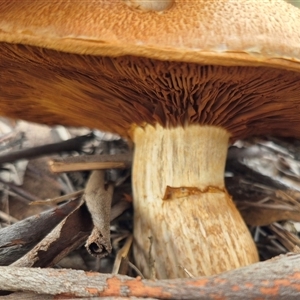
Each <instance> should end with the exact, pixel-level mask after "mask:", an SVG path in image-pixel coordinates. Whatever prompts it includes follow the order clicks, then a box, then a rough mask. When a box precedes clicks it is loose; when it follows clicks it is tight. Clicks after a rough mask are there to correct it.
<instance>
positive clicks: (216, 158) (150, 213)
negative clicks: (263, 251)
mask: <svg viewBox="0 0 300 300" xmlns="http://www.w3.org/2000/svg"><path fill="white" fill-rule="evenodd" d="M229 137H230V134H229V133H228V132H227V131H226V130H224V129H222V128H219V127H214V126H200V125H190V126H187V127H185V128H182V127H177V128H171V129H170V128H169V129H168V128H163V127H161V126H159V125H157V126H156V127H153V126H150V125H147V126H146V127H144V128H141V127H138V128H136V129H135V130H134V142H135V156H134V165H133V192H134V210H135V218H134V238H135V246H134V256H135V260H136V264H137V266H138V267H139V268H140V270H141V271H142V273H143V274H144V275H145V276H146V277H148V278H149V277H150V278H158V279H161V278H176V277H188V276H189V274H192V275H193V276H202V275H205V276H208V275H213V274H217V273H220V272H224V271H227V270H231V269H234V268H238V267H241V266H245V265H248V264H251V263H254V262H257V261H258V254H257V250H256V247H255V244H254V241H253V239H252V237H251V235H250V233H249V231H248V229H247V227H246V225H245V223H244V221H243V219H242V217H241V215H240V213H239V212H238V210H237V209H236V207H235V205H234V203H233V202H232V199H231V197H230V196H229V195H228V193H227V192H226V189H225V186H224V168H225V162H226V154H227V148H228V140H229Z"/></svg>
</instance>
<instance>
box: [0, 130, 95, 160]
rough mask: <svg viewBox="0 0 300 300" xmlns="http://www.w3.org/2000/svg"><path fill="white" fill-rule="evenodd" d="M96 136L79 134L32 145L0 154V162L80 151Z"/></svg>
mask: <svg viewBox="0 0 300 300" xmlns="http://www.w3.org/2000/svg"><path fill="white" fill-rule="evenodd" d="M93 138H94V135H93V134H88V135H84V136H78V137H75V138H73V139H69V140H67V141H63V142H59V143H53V144H48V145H43V146H37V147H32V148H29V149H23V150H19V151H15V152H11V153H8V154H5V155H2V156H0V164H2V163H8V162H14V161H16V160H20V159H29V158H37V157H40V156H44V155H50V154H54V153H58V152H66V151H80V150H81V149H82V147H83V145H84V144H85V143H86V142H89V141H90V140H92V139H93Z"/></svg>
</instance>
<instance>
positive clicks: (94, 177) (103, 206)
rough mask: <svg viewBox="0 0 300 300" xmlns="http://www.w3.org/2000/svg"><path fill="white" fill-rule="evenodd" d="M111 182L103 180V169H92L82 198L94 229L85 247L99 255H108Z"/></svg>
mask: <svg viewBox="0 0 300 300" xmlns="http://www.w3.org/2000/svg"><path fill="white" fill-rule="evenodd" d="M113 191H114V186H113V184H110V183H106V182H105V171H100V170H97V171H93V172H92V174H91V176H90V178H89V180H88V183H87V186H86V188H85V193H84V199H85V202H86V205H87V207H88V210H89V212H90V213H91V216H92V220H93V223H94V229H93V231H92V233H91V235H90V236H89V238H88V240H87V243H86V248H87V250H88V251H89V252H90V253H91V254H92V255H96V256H99V257H104V256H106V255H108V254H109V253H110V252H111V250H112V246H111V242H110V210H111V202H112V197H113Z"/></svg>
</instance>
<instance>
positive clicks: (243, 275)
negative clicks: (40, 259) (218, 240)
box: [0, 253, 300, 300]
mask: <svg viewBox="0 0 300 300" xmlns="http://www.w3.org/2000/svg"><path fill="white" fill-rule="evenodd" d="M62 283H63V284H62ZM0 287H1V289H2V290H7V291H27V292H36V293H42V294H51V295H68V297H69V298H72V297H73V298H74V297H102V296H103V297H112V296H116V297H120V296H123V297H128V296H131V297H153V298H157V299H174V300H177V299H190V300H193V299H197V300H201V299H244V300H248V299H249V300H250V299H298V298H299V295H300V254H293V253H288V254H287V255H280V256H278V257H276V258H273V259H271V260H268V261H264V262H259V263H256V264H253V265H250V266H248V267H243V268H239V269H235V270H232V271H228V272H224V273H221V274H217V275H214V276H208V277H198V278H186V279H168V280H157V281H153V280H141V278H139V277H138V278H131V277H128V276H124V275H111V274H100V273H96V272H84V271H79V270H69V269H59V270H57V269H32V268H15V267H0Z"/></svg>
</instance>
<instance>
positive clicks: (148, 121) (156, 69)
mask: <svg viewBox="0 0 300 300" xmlns="http://www.w3.org/2000/svg"><path fill="white" fill-rule="evenodd" d="M0 69H1V73H0V86H1V91H0V98H1V101H0V113H1V114H2V115H7V116H9V117H14V118H22V119H26V120H30V121H35V122H41V123H47V124H63V125H81V126H82V125H84V126H88V127H91V128H99V129H102V130H107V131H111V132H117V133H119V134H121V135H124V136H131V137H132V138H133V140H134V142H135V144H136V149H135V159H134V168H133V171H134V172H133V190H134V206H135V210H136V212H137V213H136V214H135V245H136V247H135V249H137V250H138V251H139V252H138V253H137V251H136V258H137V262H138V264H139V267H141V268H142V269H143V271H144V272H145V273H146V274H147V276H150V277H151V276H152V275H153V274H152V273H153V272H154V276H156V277H158V278H165V277H185V276H187V273H186V272H185V271H184V269H186V270H187V271H191V272H192V273H193V275H195V276H196V275H210V274H213V273H218V272H221V271H225V270H228V269H232V268H235V267H238V266H241V265H246V264H249V263H252V262H255V261H256V260H257V252H256V249H255V247H254V244H253V241H252V240H251V237H250V235H249V232H248V230H247V227H246V226H245V224H244V222H243V220H242V218H241V217H240V214H239V213H238V211H237V210H236V208H235V206H234V205H233V203H232V200H231V198H230V196H229V195H228V194H227V192H226V190H225V187H224V183H223V176H224V165H225V159H226V153H227V146H228V141H229V139H230V138H232V139H233V140H234V139H237V138H243V137H246V136H249V135H253V134H256V135H257V134H276V135H285V136H295V137H297V136H300V128H299V127H298V126H296V124H298V122H299V121H298V115H299V111H300V108H299V104H300V96H299V95H300V86H299V84H298V82H299V80H300V74H299V73H296V72H293V71H286V70H282V69H281V70H279V69H272V68H267V67H250V66H249V67H245V66H243V67H242V66H241V67H236V66H232V67H230V66H217V65H199V64H194V63H178V62H172V61H158V60H153V59H146V58H138V57H133V56H123V57H116V58H109V57H98V56H89V55H76V54H69V53H63V52H58V51H54V50H49V49H42V48H38V47H31V46H25V45H18V44H6V43H1V44H0ZM133 125H134V126H133ZM154 178H155V180H154ZM155 182H156V183H155ZM153 203H155V204H153ZM150 207H151V212H150V211H149V209H150ZM208 212H212V214H211V216H212V217H210V216H209V215H208ZM159 219H162V220H164V221H163V222H160V223H159ZM158 224H159V225H158ZM220 224H221V225H220ZM209 228H210V229H209ZM179 229H180V230H179ZM199 232H201V234H198V233H199ZM220 233H221V234H220ZM160 235H163V236H164V237H163V238H160ZM201 235H202V236H201ZM193 236H195V239H194V240H195V241H196V242H191V241H189V239H191V237H193ZM149 237H151V238H153V239H152V240H151V242H150V244H149V239H148V238H149ZM186 237H189V238H188V239H186ZM177 245H179V246H178V247H177ZM164 249H167V250H168V251H163V250H164ZM171 249H173V250H174V251H173V250H172V251H173V252H172V253H171V252H170V251H171ZM222 249H223V250H222ZM207 251H210V253H209V254H208V253H207ZM220 251H221V252H220ZM151 253H152V254H153V253H154V256H157V257H159V259H157V261H156V263H155V262H153V261H152V260H151V258H152V256H151V255H152V254H151ZM212 253H213V254H212ZM215 253H217V255H215ZM222 255H223V259H221V260H220V259H219V258H220V257H221V256H222ZM175 256H176V257H177V256H178V257H179V258H178V260H177V258H176V260H174V259H171V260H169V259H168V257H169V258H170V257H171V258H172V257H175ZM212 257H215V258H214V259H213V258H212ZM181 258H182V260H180V259H181ZM190 258H191V259H190ZM230 258H232V260H231V262H229V263H227V262H228V260H230ZM153 259H154V260H155V257H153ZM203 261H204V262H203ZM216 261H222V262H221V263H219V264H218V263H216ZM166 262H168V263H169V264H170V263H171V264H172V263H173V264H175V266H174V265H173V266H171V267H165V266H163V267H162V268H160V265H162V264H165V265H166ZM157 266H158V267H157Z"/></svg>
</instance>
